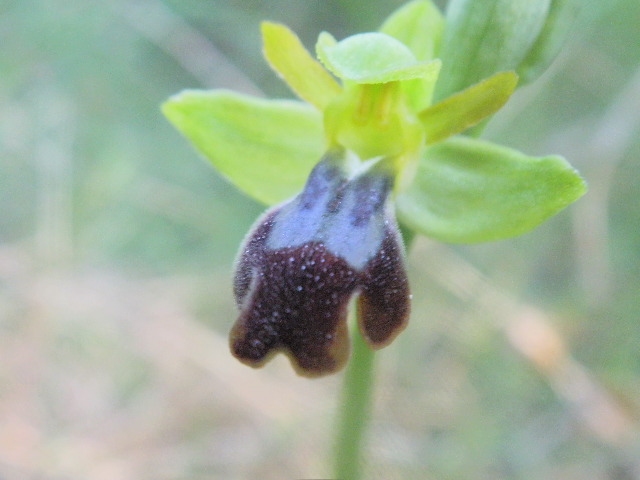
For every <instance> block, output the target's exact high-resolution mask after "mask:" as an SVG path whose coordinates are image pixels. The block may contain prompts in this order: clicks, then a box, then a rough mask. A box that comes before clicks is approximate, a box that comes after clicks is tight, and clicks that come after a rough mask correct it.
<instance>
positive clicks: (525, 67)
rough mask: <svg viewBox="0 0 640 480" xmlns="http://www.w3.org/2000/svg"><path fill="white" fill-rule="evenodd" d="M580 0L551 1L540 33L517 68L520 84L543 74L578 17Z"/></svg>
mask: <svg viewBox="0 0 640 480" xmlns="http://www.w3.org/2000/svg"><path fill="white" fill-rule="evenodd" d="M580 3H581V2H580V0H551V8H550V9H549V15H548V16H547V21H546V22H545V24H544V27H543V28H542V32H541V33H540V35H539V36H538V38H537V39H536V42H535V44H534V45H533V47H532V48H531V49H530V50H529V53H528V54H527V57H526V58H525V59H524V61H523V62H522V63H521V64H520V65H519V66H518V70H517V71H518V75H520V82H521V84H525V83H530V82H532V81H534V80H535V79H536V78H538V77H539V76H540V75H542V74H543V73H544V71H545V70H546V69H547V68H548V67H549V65H550V64H551V62H553V60H554V59H555V58H556V56H557V55H558V53H559V52H560V49H561V48H562V46H563V45H564V44H565V42H566V40H567V37H568V35H569V33H570V32H571V27H572V26H573V23H574V21H575V19H576V17H577V16H578V10H579V8H580Z"/></svg>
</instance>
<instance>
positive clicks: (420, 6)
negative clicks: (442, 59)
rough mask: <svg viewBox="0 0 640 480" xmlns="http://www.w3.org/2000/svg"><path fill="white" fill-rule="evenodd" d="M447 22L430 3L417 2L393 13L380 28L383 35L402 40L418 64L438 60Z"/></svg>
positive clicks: (424, 0)
mask: <svg viewBox="0 0 640 480" xmlns="http://www.w3.org/2000/svg"><path fill="white" fill-rule="evenodd" d="M443 29H444V19H443V18H442V14H441V13H440V10H438V7H436V6H435V5H434V4H433V3H431V2H430V1H427V0H415V1H413V2H409V3H407V4H406V5H403V6H402V7H400V8H399V9H398V10H396V11H395V12H393V13H392V14H391V15H390V16H389V18H387V20H385V22H384V23H383V24H382V27H380V31H381V32H382V33H386V34H387V35H391V36H392V37H394V38H396V39H398V40H400V41H401V42H402V43H404V44H405V45H406V46H407V47H409V49H410V50H411V51H412V52H413V54H414V55H415V57H416V58H417V59H418V60H432V59H434V58H436V57H437V56H438V48H439V47H440V38H441V36H442V30H443Z"/></svg>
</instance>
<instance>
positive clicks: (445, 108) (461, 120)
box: [420, 72, 518, 143]
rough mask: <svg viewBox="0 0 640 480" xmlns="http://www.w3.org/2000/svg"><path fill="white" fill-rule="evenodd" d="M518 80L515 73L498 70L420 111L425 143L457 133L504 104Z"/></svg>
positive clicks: (437, 140)
mask: <svg viewBox="0 0 640 480" xmlns="http://www.w3.org/2000/svg"><path fill="white" fill-rule="evenodd" d="M517 83H518V76H517V75H516V74H515V72H500V73H496V74H495V75H493V76H492V77H489V78H487V79H485V80H483V81H482V82H480V83H478V84H476V85H473V86H472V87H469V88H467V89H466V90H463V91H461V92H459V93H456V94H455V95H452V96H450V97H447V98H446V99H444V100H443V101H441V102H439V103H436V104H435V105H433V106H432V107H429V108H427V109H426V110H424V111H423V112H421V113H420V121H421V122H422V124H423V125H424V128H425V132H426V140H427V143H435V142H439V141H441V140H444V139H445V138H448V137H450V136H452V135H455V134H456V133H460V132H462V131H464V130H466V129H467V128H469V127H471V126H473V125H475V124H477V123H478V122H479V121H481V120H482V119H484V118H486V117H488V116H489V115H492V114H494V113H495V112H497V111H498V110H500V108H502V106H503V105H504V104H505V103H507V100H509V97H510V96H511V94H512V93H513V91H514V90H515V88H516V85H517Z"/></svg>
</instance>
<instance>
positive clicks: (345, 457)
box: [334, 325, 375, 480]
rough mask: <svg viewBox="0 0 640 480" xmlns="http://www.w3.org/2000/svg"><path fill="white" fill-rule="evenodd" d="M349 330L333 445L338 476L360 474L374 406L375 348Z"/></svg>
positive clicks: (354, 479) (349, 479)
mask: <svg viewBox="0 0 640 480" xmlns="http://www.w3.org/2000/svg"><path fill="white" fill-rule="evenodd" d="M353 327H355V325H353ZM352 331H353V332H354V333H353V353H352V354H351V359H350V360H349V365H348V367H347V371H346V372H345V375H344V384H343V390H342V399H341V410H340V412H339V417H338V428H337V438H336V440H337V441H336V445H335V448H336V450H335V457H334V458H335V478H336V479H338V480H360V479H361V478H362V465H363V460H362V450H363V448H364V446H365V443H366V442H365V440H366V433H367V428H368V425H369V420H370V419H371V410H372V406H373V405H372V404H373V383H374V354H375V352H374V351H373V350H371V348H369V346H368V345H367V344H366V343H365V341H364V339H363V338H362V336H361V335H360V331H359V330H358V328H352Z"/></svg>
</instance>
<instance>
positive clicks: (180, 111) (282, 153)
mask: <svg viewBox="0 0 640 480" xmlns="http://www.w3.org/2000/svg"><path fill="white" fill-rule="evenodd" d="M162 111H163V112H164V114H165V116H166V117H167V118H168V119H169V120H170V121H171V123H173V125H174V126H175V127H176V128H177V129H178V130H179V131H180V132H181V133H182V135H184V136H185V137H186V138H187V139H188V140H190V141H191V143H192V144H193V145H194V146H195V147H196V149H197V150H198V151H199V152H200V153H202V154H203V155H204V156H205V157H206V158H207V159H208V160H209V161H210V162H211V163H212V164H213V166H214V167H215V168H216V169H217V170H218V171H219V172H220V173H221V174H222V175H223V176H224V177H226V178H227V179H228V180H229V181H230V182H231V183H233V184H234V185H235V186H236V187H238V188H239V189H240V190H242V191H243V192H245V193H246V194H247V195H249V196H251V197H253V198H254V199H256V200H258V201H260V202H262V203H265V204H267V205H273V204H276V203H279V202H281V201H283V200H285V199H287V198H290V197H292V196H293V195H295V194H297V193H298V192H299V191H300V189H301V188H302V186H303V185H304V183H305V181H306V179H307V176H308V175H309V172H310V171H311V169H312V168H313V166H314V165H315V164H316V163H317V162H318V160H319V159H320V157H321V155H322V153H323V151H324V143H323V127H322V116H321V114H320V113H319V112H318V111H317V110H315V109H314V108H313V107H311V106H310V105H307V104H305V103H302V102H297V101H291V100H264V99H258V98H255V97H250V96H246V95H241V94H238V93H234V92H230V91H226V90H212V91H201V90H186V91H184V92H181V93H179V94H177V95H175V96H173V97H171V98H170V99H169V100H167V101H166V102H165V103H164V104H163V105H162Z"/></svg>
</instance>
